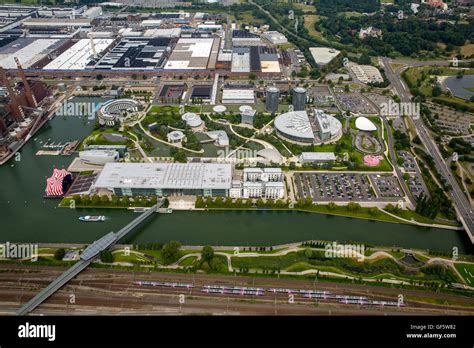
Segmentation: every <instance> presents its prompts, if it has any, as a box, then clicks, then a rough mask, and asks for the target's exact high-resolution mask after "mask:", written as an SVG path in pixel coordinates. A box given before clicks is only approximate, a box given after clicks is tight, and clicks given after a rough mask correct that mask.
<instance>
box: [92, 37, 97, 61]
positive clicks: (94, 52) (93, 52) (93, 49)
mask: <svg viewBox="0 0 474 348" xmlns="http://www.w3.org/2000/svg"><path fill="white" fill-rule="evenodd" d="M90 38H91V46H92V54H93V55H94V58H97V51H96V49H95V43H94V39H93V38H92V36H91V37H90Z"/></svg>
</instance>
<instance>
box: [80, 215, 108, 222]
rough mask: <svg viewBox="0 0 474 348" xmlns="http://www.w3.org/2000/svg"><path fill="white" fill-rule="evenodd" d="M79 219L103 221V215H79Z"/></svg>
mask: <svg viewBox="0 0 474 348" xmlns="http://www.w3.org/2000/svg"><path fill="white" fill-rule="evenodd" d="M79 220H81V221H85V222H101V221H105V216H103V215H100V216H92V215H86V216H81V217H80V218H79Z"/></svg>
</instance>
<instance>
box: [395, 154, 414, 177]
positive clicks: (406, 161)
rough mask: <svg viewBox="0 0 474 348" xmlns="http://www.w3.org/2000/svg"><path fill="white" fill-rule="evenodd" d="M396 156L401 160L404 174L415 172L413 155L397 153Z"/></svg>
mask: <svg viewBox="0 0 474 348" xmlns="http://www.w3.org/2000/svg"><path fill="white" fill-rule="evenodd" d="M397 155H398V157H400V158H403V168H404V169H405V171H406V172H410V173H412V172H416V171H417V167H416V161H415V158H414V157H413V155H412V154H411V153H409V152H407V151H397Z"/></svg>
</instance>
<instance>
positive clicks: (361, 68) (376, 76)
mask: <svg viewBox="0 0 474 348" xmlns="http://www.w3.org/2000/svg"><path fill="white" fill-rule="evenodd" d="M349 67H350V69H351V71H352V73H353V74H354V75H355V76H356V78H357V79H358V80H359V81H360V82H362V83H374V82H379V83H381V82H383V77H382V74H381V73H380V71H379V69H377V68H376V67H375V66H372V65H359V64H355V63H350V64H349Z"/></svg>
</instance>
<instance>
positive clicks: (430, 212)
mask: <svg viewBox="0 0 474 348" xmlns="http://www.w3.org/2000/svg"><path fill="white" fill-rule="evenodd" d="M439 211H440V202H439V201H438V199H437V196H435V197H432V198H428V197H426V196H425V195H424V194H423V193H421V194H420V195H419V196H418V198H417V200H416V212H417V213H418V214H420V215H421V216H426V217H428V218H430V219H435V218H436V216H437V215H438V213H439Z"/></svg>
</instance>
